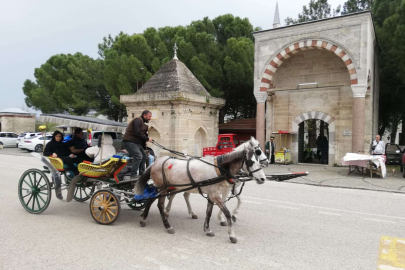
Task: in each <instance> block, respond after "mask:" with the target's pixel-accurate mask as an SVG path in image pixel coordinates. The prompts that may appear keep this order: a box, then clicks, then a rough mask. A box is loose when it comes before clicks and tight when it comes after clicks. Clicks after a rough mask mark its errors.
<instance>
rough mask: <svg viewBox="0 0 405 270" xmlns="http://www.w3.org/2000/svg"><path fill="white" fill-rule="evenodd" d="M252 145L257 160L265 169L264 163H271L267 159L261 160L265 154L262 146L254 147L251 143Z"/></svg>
mask: <svg viewBox="0 0 405 270" xmlns="http://www.w3.org/2000/svg"><path fill="white" fill-rule="evenodd" d="M250 145H251V146H252V147H253V149H254V155H255V157H256V159H257V160H258V161H259V163H260V165H261V166H262V167H264V166H263V165H262V164H261V163H262V162H263V161H267V164H268V163H269V160H268V159H267V157H266V158H264V159H260V156H261V155H262V153H263V151H262V149H261V148H260V145H256V146H254V145H253V144H252V142H250Z"/></svg>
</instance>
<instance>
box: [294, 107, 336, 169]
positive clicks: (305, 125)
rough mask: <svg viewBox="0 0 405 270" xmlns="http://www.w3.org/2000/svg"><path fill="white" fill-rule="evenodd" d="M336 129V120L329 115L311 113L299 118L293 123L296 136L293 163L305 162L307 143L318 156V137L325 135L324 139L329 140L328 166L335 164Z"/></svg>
mask: <svg viewBox="0 0 405 270" xmlns="http://www.w3.org/2000/svg"><path fill="white" fill-rule="evenodd" d="M309 120H311V121H309ZM335 129H336V127H335V119H334V118H333V117H332V116H330V115H328V114H327V113H324V112H319V111H310V112H306V113H303V114H301V115H299V116H297V117H296V118H295V119H294V121H293V123H292V131H293V133H295V134H296V135H295V136H294V137H293V141H292V147H291V153H292V159H293V162H294V163H298V162H303V163H304V162H305V156H304V154H305V153H304V151H305V149H306V145H305V143H308V146H309V148H311V150H312V151H315V155H316V153H317V152H316V149H317V146H316V139H317V138H318V135H320V134H321V133H323V135H324V137H326V139H327V149H328V152H327V153H328V157H327V161H328V163H327V164H328V165H333V164H335V163H336V161H335ZM310 134H311V135H310ZM306 136H308V137H306ZM311 146H312V147H311ZM315 159H316V158H315ZM315 161H316V160H315ZM307 162H309V161H307ZM311 163H312V161H311ZM314 163H318V164H320V163H321V162H319V161H318V162H314Z"/></svg>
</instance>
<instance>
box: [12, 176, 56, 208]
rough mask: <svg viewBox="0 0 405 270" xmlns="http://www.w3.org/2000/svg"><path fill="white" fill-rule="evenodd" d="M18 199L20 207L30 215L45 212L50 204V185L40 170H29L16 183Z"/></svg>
mask: <svg viewBox="0 0 405 270" xmlns="http://www.w3.org/2000/svg"><path fill="white" fill-rule="evenodd" d="M18 197H19V198H20V202H21V204H22V206H23V207H24V208H25V210H27V211H28V212H30V213H31V214H39V213H42V212H43V211H45V209H46V208H47V207H48V206H49V203H50V202H51V197H52V193H51V184H50V183H49V180H48V177H47V176H46V175H45V173H43V172H42V171H40V170H37V169H29V170H27V171H25V172H24V173H23V175H22V176H21V178H20V181H19V182H18Z"/></svg>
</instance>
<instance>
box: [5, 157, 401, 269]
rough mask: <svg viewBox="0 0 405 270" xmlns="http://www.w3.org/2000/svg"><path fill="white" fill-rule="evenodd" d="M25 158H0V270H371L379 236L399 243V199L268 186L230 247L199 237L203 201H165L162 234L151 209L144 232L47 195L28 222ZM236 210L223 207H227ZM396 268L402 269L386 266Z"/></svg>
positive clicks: (253, 200) (222, 233)
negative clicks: (22, 187)
mask: <svg viewBox="0 0 405 270" xmlns="http://www.w3.org/2000/svg"><path fill="white" fill-rule="evenodd" d="M33 167H36V168H40V167H41V163H40V162H39V161H38V160H36V159H34V158H31V157H26V156H12V155H1V154H0V209H1V211H0V221H1V223H0V224H1V230H0V239H1V244H0V269H40V268H41V269H113V268H114V269H162V270H166V269H217V268H218V269H311V270H313V269H340V270H341V269H367V270H369V269H377V261H378V257H379V242H380V238H381V237H383V236H389V237H397V238H405V195H404V194H395V193H387V192H376V191H364V190H350V189H338V188H325V187H316V186H307V185H299V184H292V183H278V182H266V183H265V184H264V185H257V184H256V183H254V182H249V183H248V184H247V185H246V187H245V190H244V192H243V202H244V203H243V205H242V209H241V211H240V214H239V217H238V221H237V222H236V223H235V233H236V236H237V238H238V243H237V244H231V243H230V241H229V238H228V235H227V229H226V227H221V226H220V225H219V223H218V221H217V219H216V214H217V213H218V208H217V207H215V208H214V212H215V216H213V218H212V219H211V224H212V229H213V231H214V232H215V234H216V235H215V237H208V236H206V235H205V234H204V233H203V222H204V217H205V210H206V201H205V199H203V198H202V197H200V196H198V195H193V196H192V197H191V203H192V205H193V208H194V211H195V212H196V213H197V215H198V216H199V219H197V220H193V219H191V217H190V216H189V215H188V213H187V209H186V205H185V202H184V200H183V198H182V196H178V198H176V199H175V200H174V202H173V207H172V211H171V215H170V219H169V221H170V223H171V225H172V226H173V227H174V229H175V230H176V233H175V234H173V235H170V234H168V233H166V231H165V229H164V227H163V224H162V221H161V219H160V215H159V212H158V209H157V207H156V205H153V206H152V208H151V212H150V214H149V218H148V220H147V225H146V227H144V228H142V227H140V225H139V220H140V219H139V215H140V214H141V213H140V212H139V211H134V210H131V209H130V208H128V207H127V206H126V205H123V207H122V212H121V216H120V218H119V220H118V221H117V222H116V223H114V224H113V225H110V226H103V225H98V224H97V223H96V222H95V221H94V220H93V219H92V217H91V216H90V211H89V203H88V202H84V203H79V202H75V201H73V202H70V203H66V202H62V201H59V200H58V199H56V197H55V196H53V197H52V201H51V204H50V206H49V207H48V209H47V210H46V211H45V212H44V213H42V214H40V215H33V214H29V213H28V212H26V211H25V210H24V209H23V207H22V206H21V204H20V202H19V199H18V195H17V183H18V180H19V177H20V176H21V174H22V173H23V172H24V171H25V170H26V169H28V168H33ZM235 205H236V202H235V201H234V200H232V201H230V202H229V203H228V206H229V208H230V209H233V208H234V207H235ZM381 269H383V268H381ZM386 269H400V268H386Z"/></svg>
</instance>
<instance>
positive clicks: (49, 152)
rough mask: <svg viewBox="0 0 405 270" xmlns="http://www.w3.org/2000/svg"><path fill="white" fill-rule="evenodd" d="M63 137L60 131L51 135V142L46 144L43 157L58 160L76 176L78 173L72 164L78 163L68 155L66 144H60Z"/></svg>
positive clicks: (73, 156) (73, 157) (71, 155)
mask: <svg viewBox="0 0 405 270" xmlns="http://www.w3.org/2000/svg"><path fill="white" fill-rule="evenodd" d="M62 140H63V136H62V133H61V132H60V131H55V132H54V133H53V135H52V140H51V141H50V142H48V143H47V144H46V146H45V150H44V156H47V157H49V156H50V157H53V158H60V159H61V160H62V161H63V164H65V165H66V166H68V168H69V169H70V170H71V171H72V172H73V173H74V174H75V175H78V174H79V171H78V169H77V168H76V167H75V166H74V163H76V164H79V161H78V160H77V158H76V157H75V155H73V154H70V151H69V148H68V146H67V145H66V143H63V142H62Z"/></svg>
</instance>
